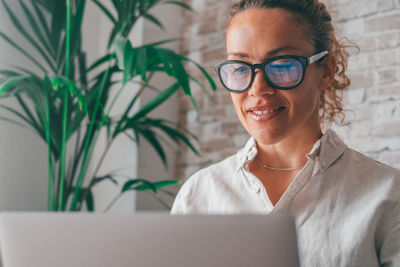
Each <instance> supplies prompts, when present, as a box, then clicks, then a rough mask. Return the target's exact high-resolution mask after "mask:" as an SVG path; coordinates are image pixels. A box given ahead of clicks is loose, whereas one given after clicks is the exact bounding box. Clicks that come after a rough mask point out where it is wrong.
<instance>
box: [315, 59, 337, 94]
mask: <svg viewBox="0 0 400 267" xmlns="http://www.w3.org/2000/svg"><path fill="white" fill-rule="evenodd" d="M322 64H323V65H322V71H323V72H322V78H321V82H320V85H319V88H320V89H321V90H326V89H327V88H328V86H329V85H331V83H332V81H333V79H334V78H335V70H336V59H335V57H334V56H333V55H331V54H328V56H327V57H326V58H325V60H324V62H323V63H322Z"/></svg>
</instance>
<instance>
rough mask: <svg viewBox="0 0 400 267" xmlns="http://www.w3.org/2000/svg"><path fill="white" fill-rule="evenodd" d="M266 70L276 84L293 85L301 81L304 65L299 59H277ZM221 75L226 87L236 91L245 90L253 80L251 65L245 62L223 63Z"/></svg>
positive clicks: (282, 85) (281, 85) (271, 80)
mask: <svg viewBox="0 0 400 267" xmlns="http://www.w3.org/2000/svg"><path fill="white" fill-rule="evenodd" d="M264 72H265V73H266V75H267V76H268V79H269V80H270V82H271V83H273V84H274V85H276V86H279V87H291V86H294V85H296V84H298V83H299V82H300V81H301V79H302V76H303V67H302V64H301V63H300V61H299V60H297V59H292V58H287V59H277V60H274V61H272V62H270V63H268V64H267V65H265V69H264ZM220 76H221V80H222V82H223V83H224V85H225V87H227V88H229V89H230V90H234V91H241V90H244V89H246V88H247V87H248V86H249V85H250V83H251V82H252V70H251V67H250V66H249V65H246V64H243V63H228V64H225V65H223V66H222V67H221V69H220Z"/></svg>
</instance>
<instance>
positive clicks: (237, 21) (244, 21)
mask: <svg viewBox="0 0 400 267" xmlns="http://www.w3.org/2000/svg"><path fill="white" fill-rule="evenodd" d="M307 33H308V25H307V24H306V22H301V20H299V19H298V18H296V16H294V15H293V14H292V13H291V12H289V11H286V10H283V9H279V8H274V9H253V8H251V9H247V10H245V11H243V12H241V13H239V14H237V15H236V16H235V17H234V18H233V19H232V20H231V22H230V23H229V25H228V28H227V34H226V44H227V52H228V55H229V54H232V53H244V54H248V55H249V56H251V57H254V58H258V57H265V56H266V54H267V53H268V52H269V51H272V50H276V49H278V50H279V48H280V47H286V48H289V49H286V50H293V51H283V52H282V53H283V54H287V53H285V52H293V53H294V52H296V50H297V51H298V53H295V54H298V55H302V54H304V55H306V54H309V53H312V52H313V50H314V49H313V45H312V41H311V40H310V38H309V37H308V34H307Z"/></svg>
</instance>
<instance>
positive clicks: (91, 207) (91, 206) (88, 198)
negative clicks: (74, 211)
mask: <svg viewBox="0 0 400 267" xmlns="http://www.w3.org/2000/svg"><path fill="white" fill-rule="evenodd" d="M86 190H87V191H86V205H87V209H88V211H94V199H93V193H92V190H90V189H86Z"/></svg>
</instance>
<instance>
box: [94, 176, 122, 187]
mask: <svg viewBox="0 0 400 267" xmlns="http://www.w3.org/2000/svg"><path fill="white" fill-rule="evenodd" d="M104 180H109V181H110V182H112V183H113V184H115V185H118V182H117V180H115V178H114V177H112V175H111V174H107V175H104V176H101V177H96V178H93V180H92V182H91V185H90V187H93V186H94V185H96V184H98V183H100V182H102V181H104Z"/></svg>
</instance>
